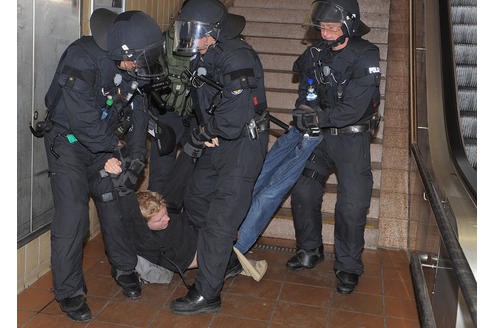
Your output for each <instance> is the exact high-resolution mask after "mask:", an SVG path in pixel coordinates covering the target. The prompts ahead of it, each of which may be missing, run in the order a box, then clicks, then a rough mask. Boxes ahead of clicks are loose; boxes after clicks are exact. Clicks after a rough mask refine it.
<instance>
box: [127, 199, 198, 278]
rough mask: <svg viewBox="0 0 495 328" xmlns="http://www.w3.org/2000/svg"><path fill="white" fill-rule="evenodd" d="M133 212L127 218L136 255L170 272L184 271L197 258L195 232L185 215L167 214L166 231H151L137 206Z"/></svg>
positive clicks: (135, 204) (134, 206)
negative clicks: (195, 256)
mask: <svg viewBox="0 0 495 328" xmlns="http://www.w3.org/2000/svg"><path fill="white" fill-rule="evenodd" d="M132 209H134V210H135V211H134V212H133V214H132V215H131V216H130V217H131V222H132V235H131V238H132V239H133V242H134V244H135V245H136V250H137V254H138V255H140V256H142V257H144V258H145V259H147V260H148V261H150V262H151V263H154V264H157V265H159V266H161V267H164V268H167V269H168V270H170V271H174V272H178V270H180V271H181V272H184V271H185V270H187V268H188V267H189V265H190V264H191V262H192V260H193V259H194V255H195V254H196V248H197V243H198V232H197V231H196V229H195V228H194V227H193V226H192V225H191V224H190V222H189V221H187V219H186V218H185V217H184V213H183V212H182V213H174V212H171V211H169V216H170V221H169V222H168V226H167V228H166V229H164V230H151V229H150V228H149V227H148V225H147V223H146V221H145V220H144V219H143V217H142V215H141V213H140V211H139V205H138V204H137V202H136V203H134V205H133V206H132Z"/></svg>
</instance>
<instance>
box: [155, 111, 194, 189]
mask: <svg viewBox="0 0 495 328" xmlns="http://www.w3.org/2000/svg"><path fill="white" fill-rule="evenodd" d="M157 118H158V120H159V121H160V124H161V125H167V126H169V127H170V128H171V129H172V130H173V131H174V133H175V136H176V146H175V147H174V149H173V150H172V151H171V152H170V153H168V154H164V155H160V152H159V150H158V146H157V144H156V142H155V140H151V146H150V172H149V182H148V189H149V190H152V191H156V192H158V193H160V194H162V195H165V194H166V193H165V188H166V187H167V184H168V183H169V181H170V179H171V178H172V169H173V167H174V164H175V158H176V156H177V147H178V146H179V145H180V144H182V142H181V140H182V137H183V136H184V133H185V130H186V128H187V127H186V126H185V125H184V123H185V122H184V120H183V118H182V117H181V116H179V115H178V114H177V113H176V112H168V113H166V114H164V115H158V116H157ZM186 134H187V132H186Z"/></svg>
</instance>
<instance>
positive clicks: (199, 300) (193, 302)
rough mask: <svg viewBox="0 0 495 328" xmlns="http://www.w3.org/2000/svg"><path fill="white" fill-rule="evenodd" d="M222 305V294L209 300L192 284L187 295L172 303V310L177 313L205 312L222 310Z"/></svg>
mask: <svg viewBox="0 0 495 328" xmlns="http://www.w3.org/2000/svg"><path fill="white" fill-rule="evenodd" d="M220 305H221V301H220V296H217V297H215V298H214V299H212V300H207V299H206V298H204V297H203V296H201V294H200V293H199V292H198V291H197V289H196V287H195V286H194V285H192V287H191V289H189V291H188V292H187V294H186V296H184V297H180V298H178V299H176V300H174V301H172V303H170V310H171V311H172V312H174V313H177V314H185V315H190V314H196V313H203V312H207V313H210V312H217V311H218V310H220Z"/></svg>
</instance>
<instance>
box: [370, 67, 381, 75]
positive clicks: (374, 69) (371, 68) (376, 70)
mask: <svg viewBox="0 0 495 328" xmlns="http://www.w3.org/2000/svg"><path fill="white" fill-rule="evenodd" d="M368 71H369V73H370V74H374V73H380V67H368Z"/></svg>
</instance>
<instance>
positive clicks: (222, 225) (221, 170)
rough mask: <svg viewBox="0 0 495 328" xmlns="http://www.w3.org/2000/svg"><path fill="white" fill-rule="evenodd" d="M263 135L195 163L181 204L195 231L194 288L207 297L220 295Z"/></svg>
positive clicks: (225, 145) (210, 151)
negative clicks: (195, 260)
mask: <svg viewBox="0 0 495 328" xmlns="http://www.w3.org/2000/svg"><path fill="white" fill-rule="evenodd" d="M267 143H268V133H266V132H265V133H262V134H260V136H259V137H258V139H256V140H250V139H249V138H248V137H241V138H240V139H237V140H233V141H228V140H223V139H220V147H216V148H207V149H206V150H205V151H204V152H203V155H202V156H201V157H200V158H199V160H198V162H197V163H196V168H195V170H194V174H193V178H192V181H191V185H190V189H188V191H189V192H188V193H187V194H186V198H185V200H184V205H185V210H186V215H188V217H189V219H190V221H191V222H192V223H193V224H194V225H195V226H196V227H197V228H198V229H199V234H198V267H199V269H198V273H197V275H196V282H195V285H196V288H197V290H198V291H199V293H200V294H201V295H203V296H204V297H205V298H206V299H213V298H215V297H217V296H218V295H219V294H220V291H221V289H222V286H223V280H224V276H225V271H226V268H227V263H228V261H229V257H230V254H231V252H232V246H233V244H234V241H235V240H236V239H237V229H238V228H239V225H240V224H241V222H242V220H243V219H244V217H245V216H246V214H247V211H248V209H249V206H250V205H251V193H252V190H253V187H254V183H255V181H256V178H257V176H258V174H259V172H260V170H261V167H262V165H263V160H264V157H265V154H266V146H267Z"/></svg>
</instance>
